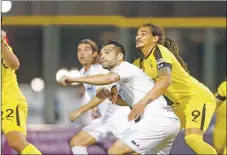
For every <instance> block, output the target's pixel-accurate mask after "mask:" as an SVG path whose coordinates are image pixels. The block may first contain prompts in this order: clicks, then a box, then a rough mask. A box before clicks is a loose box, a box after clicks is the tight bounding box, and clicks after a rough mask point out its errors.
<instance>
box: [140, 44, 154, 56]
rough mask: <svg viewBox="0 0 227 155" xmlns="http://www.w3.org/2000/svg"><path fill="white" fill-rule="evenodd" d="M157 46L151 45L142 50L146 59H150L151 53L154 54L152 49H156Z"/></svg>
mask: <svg viewBox="0 0 227 155" xmlns="http://www.w3.org/2000/svg"><path fill="white" fill-rule="evenodd" d="M155 46H156V45H155V44H154V45H149V46H146V47H143V48H141V52H142V53H143V55H144V57H145V58H146V57H148V56H149V55H150V53H151V52H152V49H153V48H154V47H155Z"/></svg>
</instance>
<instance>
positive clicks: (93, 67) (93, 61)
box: [77, 39, 107, 125]
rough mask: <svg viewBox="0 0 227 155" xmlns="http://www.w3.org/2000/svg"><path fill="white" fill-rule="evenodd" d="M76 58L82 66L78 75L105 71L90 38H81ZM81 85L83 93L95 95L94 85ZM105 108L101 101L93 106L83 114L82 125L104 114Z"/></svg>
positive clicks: (105, 104) (91, 96)
mask: <svg viewBox="0 0 227 155" xmlns="http://www.w3.org/2000/svg"><path fill="white" fill-rule="evenodd" d="M77 58H78V60H79V62H80V64H81V65H82V66H83V67H82V68H81V70H80V76H88V75H94V74H97V72H101V73H103V72H105V70H104V69H103V68H102V66H101V65H100V64H99V58H98V46H97V44H96V43H95V42H94V41H92V40H90V39H84V40H81V41H80V42H79V44H78V46H77ZM83 86H84V88H85V93H87V95H88V96H89V97H90V99H92V98H93V96H94V95H96V86H94V85H90V84H83ZM84 104H86V103H84ZM106 108H107V103H103V104H101V105H99V107H95V108H93V109H92V111H89V112H88V113H87V114H85V116H83V119H82V120H83V122H84V125H88V124H90V123H91V121H92V119H96V118H99V117H100V116H101V115H104V113H105V111H106ZM91 117H92V118H91ZM85 122H86V123H85Z"/></svg>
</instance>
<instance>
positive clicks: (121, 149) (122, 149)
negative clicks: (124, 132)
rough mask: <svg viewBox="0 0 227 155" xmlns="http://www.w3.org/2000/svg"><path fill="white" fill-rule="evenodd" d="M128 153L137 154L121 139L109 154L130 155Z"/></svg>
mask: <svg viewBox="0 0 227 155" xmlns="http://www.w3.org/2000/svg"><path fill="white" fill-rule="evenodd" d="M128 153H135V151H134V150H133V149H132V148H131V147H129V146H128V145H127V144H126V143H125V142H123V141H122V140H120V139H119V140H117V141H116V142H115V143H114V144H113V145H112V146H111V147H110V148H109V149H108V154H110V155H112V154H128Z"/></svg>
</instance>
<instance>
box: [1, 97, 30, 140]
mask: <svg viewBox="0 0 227 155" xmlns="http://www.w3.org/2000/svg"><path fill="white" fill-rule="evenodd" d="M1 113H2V131H3V132H4V134H7V133H8V132H10V131H19V132H22V133H23V134H24V135H25V136H26V122H27V114H28V107H27V103H26V101H25V100H12V101H10V102H9V103H7V104H3V105H2V111H1Z"/></svg>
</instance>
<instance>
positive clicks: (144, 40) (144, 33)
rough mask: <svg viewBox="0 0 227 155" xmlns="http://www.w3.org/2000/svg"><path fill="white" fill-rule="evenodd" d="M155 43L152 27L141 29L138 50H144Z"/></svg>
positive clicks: (138, 33)
mask: <svg viewBox="0 0 227 155" xmlns="http://www.w3.org/2000/svg"><path fill="white" fill-rule="evenodd" d="M153 42H154V36H152V34H151V29H150V27H147V26H144V27H140V28H139V30H138V31H137V35H136V48H143V47H146V46H149V45H151V44H152V43H153Z"/></svg>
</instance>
